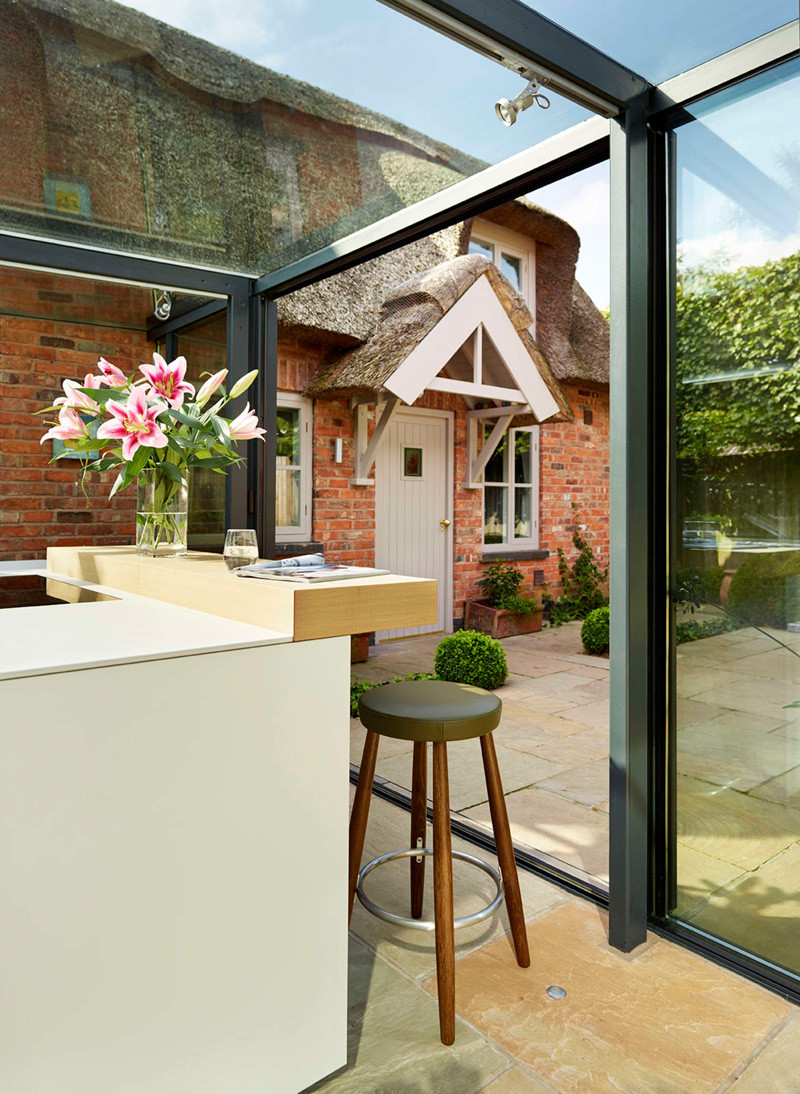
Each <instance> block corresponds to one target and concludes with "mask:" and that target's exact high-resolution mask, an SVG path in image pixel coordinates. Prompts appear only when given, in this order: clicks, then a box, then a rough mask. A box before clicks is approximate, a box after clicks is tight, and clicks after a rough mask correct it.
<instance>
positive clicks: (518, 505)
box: [514, 489, 532, 539]
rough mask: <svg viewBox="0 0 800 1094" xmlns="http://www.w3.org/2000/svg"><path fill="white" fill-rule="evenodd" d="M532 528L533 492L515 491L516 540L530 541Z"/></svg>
mask: <svg viewBox="0 0 800 1094" xmlns="http://www.w3.org/2000/svg"><path fill="white" fill-rule="evenodd" d="M531 535H532V528H531V491H530V490H519V489H518V490H515V491H514V539H530V538H531Z"/></svg>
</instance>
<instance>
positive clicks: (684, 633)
mask: <svg viewBox="0 0 800 1094" xmlns="http://www.w3.org/2000/svg"><path fill="white" fill-rule="evenodd" d="M738 629H739V624H738V623H737V622H736V620H735V619H729V618H728V617H727V616H724V615H722V616H718V617H717V618H716V619H687V620H686V621H685V622H684V623H678V624H676V626H675V641H676V642H677V644H678V645H679V646H680V645H682V644H683V643H684V642H696V641H697V640H698V639H699V638H713V636H714V635H715V634H727V633H728V632H729V631H736V630H738Z"/></svg>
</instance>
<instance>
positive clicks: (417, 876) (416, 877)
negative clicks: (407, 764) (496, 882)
mask: <svg viewBox="0 0 800 1094" xmlns="http://www.w3.org/2000/svg"><path fill="white" fill-rule="evenodd" d="M427 820H428V744H427V741H415V742H414V765H413V771H412V775H411V842H410V843H409V847H424V846H425V826H426V823H427ZM418 840H421V841H422V842H421V843H418ZM410 862H411V916H412V918H413V919H421V918H422V896H423V892H424V889H425V857H424V856H423V855H420V857H419V862H417V860H416V858H412V859H411V860H410Z"/></svg>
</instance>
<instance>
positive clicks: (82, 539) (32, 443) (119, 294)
mask: <svg viewBox="0 0 800 1094" xmlns="http://www.w3.org/2000/svg"><path fill="white" fill-rule="evenodd" d="M148 302H149V310H152V297H151V295H150V294H148V293H146V291H145V290H143V289H133V288H129V287H128V286H124V285H111V284H97V283H93V282H90V281H86V280H84V279H80V278H68V277H60V276H53V275H47V274H39V273H32V272H30V273H29V272H26V271H24V270H10V269H5V270H4V269H0V558H2V559H15V558H35V557H41V556H43V554H44V552H45V550H46V548H47V547H48V546H52V545H56V546H60V545H67V544H79V543H88V542H92V543H96V544H104V545H110V544H119V543H130V542H131V541H132V539H133V536H134V532H135V515H134V510H135V502H136V499H135V496H134V494H133V492H132V491H131V490H129V491H127V492H126V493H125V494H122V495H117V496H116V497H115V498H112V499H111V500H109V497H108V493H109V490H110V488H111V483H112V482H113V480H114V475H113V474H112V473H107V474H105V475H100V474H92V475H88V476H87V480H86V484H85V488H86V494H84V492H83V490H82V489H81V485H80V478H81V464H80V462H79V461H78V460H60V461H58V462H57V463H55V464H52V465H50V464H49V462H48V461H49V460H50V457H51V455H52V444H51V443H50V442H49V441H48V442H45V444H44V445H40V444H39V438H40V437H41V435H42V433H44V431H45V429H46V428H47V427H46V426H45V425H44V424H43V423H42V419H41V417H34V411H36V410H41V409H42V408H43V407H45V406H47V405H48V404H49V403H51V402H52V401H53V399H54V398H55V397H56V396H58V395H61V394H63V392H62V390H61V381H62V379H63V378H64V377H79V378H81V379H82V378H83V376H84V375H85V373H86V372H90V371H95V366H96V364H97V359H98V357H100V356H101V355H102V356H104V357H107V358H109V360H111V361H113V362H114V363H115V364H118V365H119V366H120V368H122V369H123V370H124V371H126V372H128V371H132V370H133V369H135V368H137V367H138V366H139V364H140V363H141V362H142V361H146V360H149V358H150V354H151V353H152V347H150V346H149V345H148V342H147V340H146V337H145V333H144V331H143V330H141V329H133V328H135V327H136V325H137V324H140V325H143V320H144V318H145V316H146V315H147V314H148V310H147V308H148ZM68 318H69V319H74V320H77V321H76V322H67V321H66V320H67V319H68ZM126 328H129V329H126Z"/></svg>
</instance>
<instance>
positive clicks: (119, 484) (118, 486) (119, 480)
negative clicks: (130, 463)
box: [108, 474, 130, 498]
mask: <svg viewBox="0 0 800 1094" xmlns="http://www.w3.org/2000/svg"><path fill="white" fill-rule="evenodd" d="M129 485H130V483H126V482H125V476H124V475H122V474H119V475H117V477H116V478H115V479H114V485H113V486H112V487H111V490H110V491H109V494H108V496H109V498H113V497H114V495H115V494H116V493H118V492H119V491H120V490H124V489H125V487H126V486H129Z"/></svg>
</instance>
